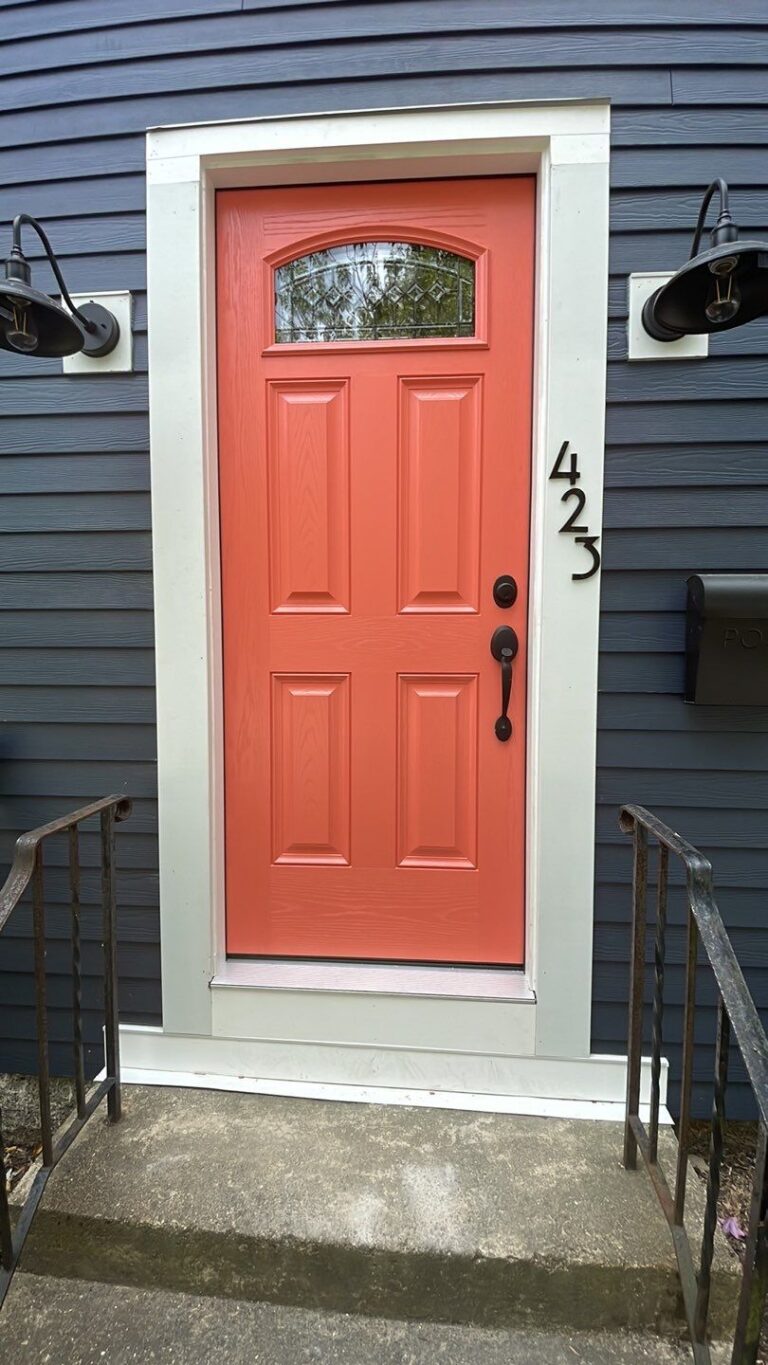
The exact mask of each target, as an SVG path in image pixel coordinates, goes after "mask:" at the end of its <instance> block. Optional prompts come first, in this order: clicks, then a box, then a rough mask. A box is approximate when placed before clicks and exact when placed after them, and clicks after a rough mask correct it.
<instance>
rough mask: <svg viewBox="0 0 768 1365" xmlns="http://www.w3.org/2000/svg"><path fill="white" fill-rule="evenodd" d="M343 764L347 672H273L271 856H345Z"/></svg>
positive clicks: (283, 859) (322, 859)
mask: <svg viewBox="0 0 768 1365" xmlns="http://www.w3.org/2000/svg"><path fill="white" fill-rule="evenodd" d="M349 763H350V752H349V676H348V674H337V675H335V676H330V675H319V676H314V677H313V676H310V675H308V674H293V675H286V674H275V676H274V677H273V679H272V848H273V854H272V858H273V862H275V863H314V864H323V863H331V864H336V865H338V864H339V863H342V864H346V863H348V862H349V791H350V782H349Z"/></svg>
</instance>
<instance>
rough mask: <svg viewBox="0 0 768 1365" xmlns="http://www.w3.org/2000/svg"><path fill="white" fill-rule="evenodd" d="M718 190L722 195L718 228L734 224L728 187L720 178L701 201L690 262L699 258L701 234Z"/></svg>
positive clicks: (719, 177) (720, 177)
mask: <svg viewBox="0 0 768 1365" xmlns="http://www.w3.org/2000/svg"><path fill="white" fill-rule="evenodd" d="M716 190H717V192H718V193H719V195H720V213H719V214H718V218H717V226H718V227H727V226H730V225H731V224H732V222H733V219H732V218H731V213H730V209H729V206H728V186H727V184H726V183H725V181H724V180H723V178H722V176H718V177H717V179H716V180H713V181H712V184H711V185H710V186H709V187H708V189H707V190H706V192H705V194H704V198H703V199H702V201H701V208H700V209H699V217H698V220H697V222H696V231H695V232H694V234H693V244H692V246H691V254H690V257H689V259H690V260H693V258H694V256H698V254H699V246H700V244H701V234H702V232H703V231H704V219H705V218H706V216H707V209H708V208H709V206H710V204H711V202H712V196H713V194H714V193H715V191H716Z"/></svg>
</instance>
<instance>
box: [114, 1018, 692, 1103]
mask: <svg viewBox="0 0 768 1365" xmlns="http://www.w3.org/2000/svg"><path fill="white" fill-rule="evenodd" d="M120 1037H121V1055H122V1078H123V1081H124V1082H125V1084H126V1085H164V1086H178V1087H182V1088H192V1089H199V1090H223V1091H235V1092H238V1093H240V1094H251V1095H281V1096H287V1097H292V1098H296V1099H310V1100H335V1101H341V1102H345V1103H352V1104H399V1105H411V1106H417V1107H421V1108H430V1109H454V1110H468V1111H473V1112H478V1113H494V1114H519V1115H530V1116H532V1117H541V1118H564V1119H566V1118H567V1119H592V1120H604V1121H612V1122H614V1123H615V1122H621V1121H622V1120H623V1117H624V1086H625V1081H626V1058H625V1057H620V1056H603V1055H597V1054H594V1055H592V1056H590V1057H581V1058H572V1059H569V1058H551V1057H550V1058H537V1057H523V1058H515V1059H511V1065H506V1064H509V1063H510V1059H508V1058H470V1059H468V1062H469V1064H468V1066H467V1059H461V1060H462V1061H464V1063H465V1066H464V1068H463V1069H462V1068H461V1067H459V1068H458V1070H457V1071H456V1073H455V1074H456V1075H461V1074H477V1075H478V1076H479V1077H480V1079H481V1080H482V1081H483V1082H484V1083H485V1084H484V1085H483V1088H478V1089H476V1090H474V1089H463V1088H461V1086H460V1085H458V1084H456V1083H455V1079H454V1076H453V1075H452V1074H451V1063H453V1062H455V1060H456V1059H455V1058H453V1057H451V1058H449V1059H448V1069H447V1070H445V1069H444V1068H441V1067H440V1066H438V1067H437V1071H438V1072H440V1071H441V1070H443V1074H444V1075H445V1076H446V1078H447V1083H444V1084H443V1085H440V1086H434V1087H433V1086H430V1085H428V1084H419V1083H413V1084H411V1085H397V1084H369V1083H367V1082H366V1083H360V1079H359V1075H360V1073H359V1066H360V1061H361V1059H360V1057H359V1056H357V1055H353V1056H351V1058H350V1054H357V1053H358V1051H359V1050H358V1049H340V1050H339V1051H340V1053H341V1058H342V1065H344V1064H345V1063H346V1064H347V1067H348V1070H349V1071H350V1072H351V1071H353V1070H354V1071H358V1079H357V1080H354V1079H353V1078H352V1076H351V1075H350V1078H349V1080H340V1079H324V1078H322V1077H321V1076H320V1075H319V1074H318V1073H317V1072H316V1074H315V1076H308V1075H307V1074H306V1064H307V1057H306V1055H305V1054H304V1051H303V1050H302V1049H301V1048H296V1047H295V1046H294V1047H293V1048H292V1049H291V1056H292V1059H293V1061H292V1064H291V1062H290V1061H289V1060H288V1059H287V1054H286V1053H285V1051H284V1050H282V1049H281V1050H280V1051H278V1052H277V1053H275V1054H270V1053H269V1052H268V1051H265V1049H264V1045H263V1044H260V1043H254V1044H253V1045H250V1044H247V1043H244V1042H243V1040H241V1039H234V1040H233V1039H225V1038H204V1037H190V1036H184V1037H182V1036H179V1035H171V1034H164V1033H163V1032H162V1030H161V1029H155V1028H148V1027H143V1026H141V1025H130V1024H129V1025H123V1026H122V1027H121V1029H120ZM328 1051H329V1049H325V1048H319V1049H318V1048H316V1049H315V1050H314V1052H313V1053H312V1054H311V1056H312V1060H313V1061H314V1063H315V1066H316V1067H318V1066H319V1067H322V1065H323V1061H326V1063H327V1057H326V1053H327V1052H328ZM362 1060H363V1062H365V1058H363V1059H362ZM411 1060H412V1054H408V1058H407V1062H408V1063H410V1062H411ZM432 1060H433V1061H434V1060H435V1059H434V1058H433V1059H432ZM437 1060H438V1061H441V1060H442V1061H444V1060H445V1059H437ZM256 1062H258V1063H261V1065H259V1066H256V1065H254V1063H256ZM376 1062H378V1065H377V1064H376ZM376 1062H374V1063H372V1065H371V1069H370V1070H369V1074H373V1075H377V1076H378V1078H379V1079H382V1075H381V1073H382V1070H384V1071H386V1070H387V1068H386V1067H382V1065H381V1058H380V1057H378V1058H377V1059H376ZM279 1069H282V1070H283V1072H284V1073H285V1072H291V1071H292V1072H293V1074H283V1075H280V1074H272V1075H268V1074H265V1071H266V1070H273V1071H276V1070H279ZM424 1070H425V1073H427V1072H431V1071H432V1070H433V1068H432V1067H430V1066H429V1062H428V1061H427V1063H426V1064H425V1068H424ZM302 1071H303V1072H304V1075H301V1074H299V1073H300V1072H302ZM390 1074H391V1072H390ZM489 1076H490V1079H491V1081H492V1082H495V1084H493V1083H491V1084H489ZM505 1079H506V1080H507V1081H511V1080H513V1079H514V1081H515V1086H514V1089H512V1088H511V1087H510V1086H507V1088H506V1089H505V1088H504V1082H505ZM666 1084H667V1063H666V1060H664V1061H663V1063H662V1077H661V1099H662V1105H661V1114H660V1118H661V1122H662V1123H664V1124H671V1122H672V1119H671V1116H670V1114H669V1112H668V1110H667V1108H666ZM486 1087H487V1088H486ZM641 1096H642V1105H641V1117H643V1119H644V1120H645V1121H647V1118H648V1100H649V1096H650V1060H649V1059H648V1058H644V1059H643V1075H642V1086H641Z"/></svg>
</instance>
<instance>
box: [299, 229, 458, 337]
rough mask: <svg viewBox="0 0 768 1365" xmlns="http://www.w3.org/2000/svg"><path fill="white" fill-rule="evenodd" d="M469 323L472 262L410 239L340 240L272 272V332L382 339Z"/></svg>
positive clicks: (449, 333) (450, 330) (452, 330)
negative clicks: (405, 240) (338, 242)
mask: <svg viewBox="0 0 768 1365" xmlns="http://www.w3.org/2000/svg"><path fill="white" fill-rule="evenodd" d="M474 331H475V263H474V261H472V260H470V259H469V258H468V257H466V256H456V255H454V254H453V252H451V251H445V250H443V248H442V247H434V246H423V245H419V244H417V243H414V242H345V243H344V244H343V245H341V246H332V247H327V248H326V249H325V250H324V251H314V252H311V253H310V254H309V255H307V256H300V257H298V258H297V259H296V260H294V261H288V262H287V264H286V265H281V266H279V268H278V269H277V270H276V272H275V340H276V341H278V342H292V341H293V342H296V341H386V340H394V339H397V338H402V339H405V338H413V337H468V336H474Z"/></svg>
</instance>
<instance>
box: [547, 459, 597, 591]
mask: <svg viewBox="0 0 768 1365" xmlns="http://www.w3.org/2000/svg"><path fill="white" fill-rule="evenodd" d="M549 477H550V479H566V480H567V482H568V483H569V484H570V488H566V490H565V492H564V493H563V495H562V497H561V499H560V501H561V502H562V503H565V505H566V507H568V508H569V512H568V516H567V517H566V519H565V521H564V522H563V524H562V526H561V527H560V534H561V535H562V533H563V532H564V531H565V532H566V533H567V534H568V535H571V536H573V539H574V540H575V542H576V544H577V545H583V546H584V549H585V550H587V551H588V553H589V555H590V556H591V559H592V562H591V564H590V565H589V568H588V569H585V571H584V573H572V574H571V578H572V579H574V581H579V580H583V579H586V578H591V577H592V575H593V574H596V573H597V571H598V569H599V568H600V551H599V550H598V548H597V542H598V540H599V539H600V537H599V536H592V535H590V533H589V526H587V525H586V524H583V523H581V522H580V521H579V518H580V517H581V516H583V514H584V512H585V511H586V507H587V495H586V493H584V492H582V490H581V489H580V488H577V487H576V485H577V484H578V482H579V479H580V478H581V474H580V473H579V457H578V455H577V454H576V451H575V450H571V447H570V442H569V441H563V444H562V445H561V447H560V449H559V451H558V453H557V459H556V460H555V463H554V464H553V466H552V472H551V474H550V476H549Z"/></svg>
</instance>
